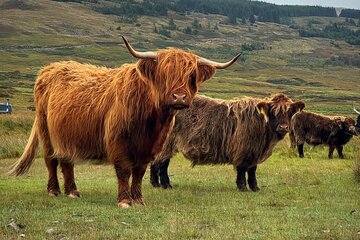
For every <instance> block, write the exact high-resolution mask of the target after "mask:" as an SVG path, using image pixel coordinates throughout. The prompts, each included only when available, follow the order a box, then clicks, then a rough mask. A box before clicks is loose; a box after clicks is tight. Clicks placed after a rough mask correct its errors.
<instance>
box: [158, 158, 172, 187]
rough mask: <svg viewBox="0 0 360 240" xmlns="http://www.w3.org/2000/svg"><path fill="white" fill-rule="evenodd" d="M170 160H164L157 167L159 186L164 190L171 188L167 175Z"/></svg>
mask: <svg viewBox="0 0 360 240" xmlns="http://www.w3.org/2000/svg"><path fill="white" fill-rule="evenodd" d="M169 163H170V159H166V160H165V161H163V162H161V163H160V165H159V175H160V184H161V186H162V187H163V188H164V189H167V188H172V186H171V184H170V178H169V174H168V168H169Z"/></svg>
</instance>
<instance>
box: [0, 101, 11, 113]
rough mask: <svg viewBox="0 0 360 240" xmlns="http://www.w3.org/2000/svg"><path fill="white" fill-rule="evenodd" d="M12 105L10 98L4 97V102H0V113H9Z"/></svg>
mask: <svg viewBox="0 0 360 240" xmlns="http://www.w3.org/2000/svg"><path fill="white" fill-rule="evenodd" d="M11 113H12V107H11V104H10V100H9V99H6V103H0V114H11Z"/></svg>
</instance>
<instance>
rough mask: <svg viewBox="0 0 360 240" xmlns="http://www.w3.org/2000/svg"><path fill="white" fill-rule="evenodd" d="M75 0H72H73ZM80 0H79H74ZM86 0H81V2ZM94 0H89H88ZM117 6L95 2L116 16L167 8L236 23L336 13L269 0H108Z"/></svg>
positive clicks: (153, 13)
mask: <svg viewBox="0 0 360 240" xmlns="http://www.w3.org/2000/svg"><path fill="white" fill-rule="evenodd" d="M74 1H75V0H74ZM77 1H80V0H77ZM85 1H86V0H82V2H85ZM88 1H91V2H94V1H93V0H88ZM110 2H114V3H117V6H111V7H110V6H101V7H100V6H99V7H95V10H96V11H99V12H101V13H104V14H114V15H119V16H124V15H126V16H130V17H132V16H139V15H148V16H164V15H166V14H167V11H168V10H172V11H176V12H178V13H180V14H184V13H186V12H188V11H195V12H200V13H204V14H221V15H224V16H228V18H229V22H230V23H236V18H242V19H243V18H246V19H250V18H251V17H252V16H254V15H256V16H258V18H259V20H260V21H263V22H276V23H280V21H281V18H285V17H299V16H327V17H336V16H337V15H336V10H335V8H329V7H320V6H280V5H275V4H271V3H265V2H257V1H248V0H176V1H174V0H172V1H170V0H144V1H142V2H139V1H135V0H110Z"/></svg>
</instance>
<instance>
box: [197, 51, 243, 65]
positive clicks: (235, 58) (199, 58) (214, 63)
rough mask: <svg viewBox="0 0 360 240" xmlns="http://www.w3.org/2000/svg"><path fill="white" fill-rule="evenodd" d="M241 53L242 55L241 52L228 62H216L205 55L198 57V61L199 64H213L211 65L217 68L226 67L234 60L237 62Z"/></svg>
mask: <svg viewBox="0 0 360 240" xmlns="http://www.w3.org/2000/svg"><path fill="white" fill-rule="evenodd" d="M240 55H241V53H239V54H238V55H236V56H235V57H234V58H233V59H231V60H230V61H228V62H226V63H219V62H214V61H211V60H209V59H206V58H203V57H198V63H199V64H206V65H211V66H213V67H215V68H217V69H224V68H227V67H230V66H231V65H232V64H233V63H234V62H236V60H238V58H239V57H240Z"/></svg>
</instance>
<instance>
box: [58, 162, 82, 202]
mask: <svg viewBox="0 0 360 240" xmlns="http://www.w3.org/2000/svg"><path fill="white" fill-rule="evenodd" d="M60 165H61V171H62V173H63V176H64V191H65V194H66V195H68V196H69V197H72V198H77V197H80V192H79V191H78V190H77V188H76V184H75V178H74V163H73V162H72V161H71V160H70V159H61V161H60Z"/></svg>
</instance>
